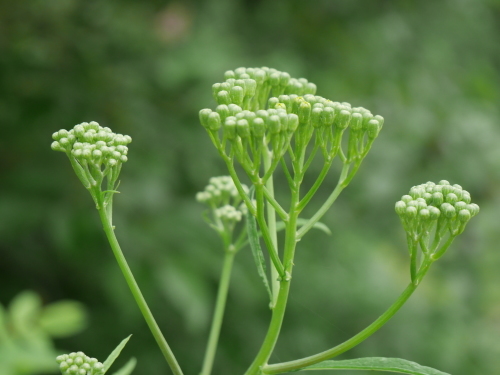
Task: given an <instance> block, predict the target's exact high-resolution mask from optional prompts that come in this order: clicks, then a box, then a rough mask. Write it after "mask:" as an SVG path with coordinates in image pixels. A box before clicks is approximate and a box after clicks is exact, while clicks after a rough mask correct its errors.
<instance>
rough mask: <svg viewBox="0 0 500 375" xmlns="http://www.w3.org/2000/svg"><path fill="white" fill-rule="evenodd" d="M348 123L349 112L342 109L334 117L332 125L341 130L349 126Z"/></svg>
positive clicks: (349, 119) (349, 118)
mask: <svg viewBox="0 0 500 375" xmlns="http://www.w3.org/2000/svg"><path fill="white" fill-rule="evenodd" d="M349 121H351V112H349V111H347V110H344V109H343V110H341V111H340V113H339V114H338V115H337V116H335V120H334V123H333V124H334V125H335V127H336V128H338V129H340V130H343V129H345V128H347V127H348V126H349Z"/></svg>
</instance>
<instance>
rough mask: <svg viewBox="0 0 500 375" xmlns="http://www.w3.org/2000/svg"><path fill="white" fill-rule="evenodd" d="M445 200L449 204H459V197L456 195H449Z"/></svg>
mask: <svg viewBox="0 0 500 375" xmlns="http://www.w3.org/2000/svg"><path fill="white" fill-rule="evenodd" d="M445 200H446V202H447V203H450V204H455V203H457V202H458V197H457V196H456V195H455V194H454V193H449V194H447V195H446V198H445Z"/></svg>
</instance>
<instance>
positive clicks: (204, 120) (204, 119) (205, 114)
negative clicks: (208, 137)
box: [200, 108, 212, 128]
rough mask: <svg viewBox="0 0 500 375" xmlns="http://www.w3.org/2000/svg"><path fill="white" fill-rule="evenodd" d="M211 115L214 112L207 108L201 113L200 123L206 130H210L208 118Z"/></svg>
mask: <svg viewBox="0 0 500 375" xmlns="http://www.w3.org/2000/svg"><path fill="white" fill-rule="evenodd" d="M210 113H212V110H211V109H209V108H205V109H202V110H201V111H200V122H201V125H202V126H203V127H204V128H208V116H209V115H210Z"/></svg>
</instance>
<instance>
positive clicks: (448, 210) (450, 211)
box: [441, 203, 457, 219]
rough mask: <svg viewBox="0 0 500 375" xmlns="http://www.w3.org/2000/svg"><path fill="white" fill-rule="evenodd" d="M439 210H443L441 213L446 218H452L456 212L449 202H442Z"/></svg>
mask: <svg viewBox="0 0 500 375" xmlns="http://www.w3.org/2000/svg"><path fill="white" fill-rule="evenodd" d="M441 211H442V212H443V215H444V216H445V217H446V218H448V219H452V218H454V217H455V215H456V214H457V213H456V210H455V207H453V206H452V205H451V204H449V203H443V204H442V205H441Z"/></svg>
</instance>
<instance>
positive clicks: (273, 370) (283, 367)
mask: <svg viewBox="0 0 500 375" xmlns="http://www.w3.org/2000/svg"><path fill="white" fill-rule="evenodd" d="M431 264H432V262H427V263H426V264H425V265H424V266H423V267H422V268H421V271H420V272H419V274H418V275H417V280H421V279H422V278H423V277H424V276H425V274H426V273H427V271H428V270H429V267H430V265H431ZM417 286H418V283H413V282H412V283H410V284H409V285H408V286H407V287H406V289H405V290H404V291H403V293H402V294H401V295H400V296H399V298H398V299H397V300H396V302H394V303H393V304H392V306H391V307H389V309H388V310H387V311H386V312H384V313H383V314H382V315H381V316H380V317H379V318H378V319H377V320H375V321H374V322H373V323H372V324H370V325H369V326H368V327H366V328H365V329H364V330H362V331H361V332H359V333H358V334H357V335H355V336H353V337H351V338H350V339H349V340H347V341H345V342H343V343H342V344H340V345H337V346H335V347H333V348H331V349H328V350H326V351H324V352H321V353H318V354H315V355H312V356H309V357H305V358H301V359H297V360H294V361H289V362H283V363H277V364H274V365H266V366H264V367H263V368H262V373H263V374H280V373H284V372H289V371H295V370H299V369H301V368H304V367H307V366H311V365H314V364H316V363H319V362H323V361H326V360H327V359H331V358H333V357H336V356H338V355H339V354H342V353H344V352H346V351H348V350H349V349H351V348H353V347H355V346H356V345H358V344H360V343H361V342H363V341H364V340H366V339H367V338H368V337H370V336H371V335H373V334H374V333H375V332H376V331H378V330H379V329H380V328H381V327H382V326H383V325H384V324H385V323H387V322H388V321H389V319H391V318H392V317H393V316H394V314H396V313H397V312H398V311H399V309H400V308H401V307H402V306H403V305H404V304H405V302H406V301H408V299H409V298H410V296H411V295H412V294H413V292H414V291H415V290H416V289H417Z"/></svg>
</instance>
